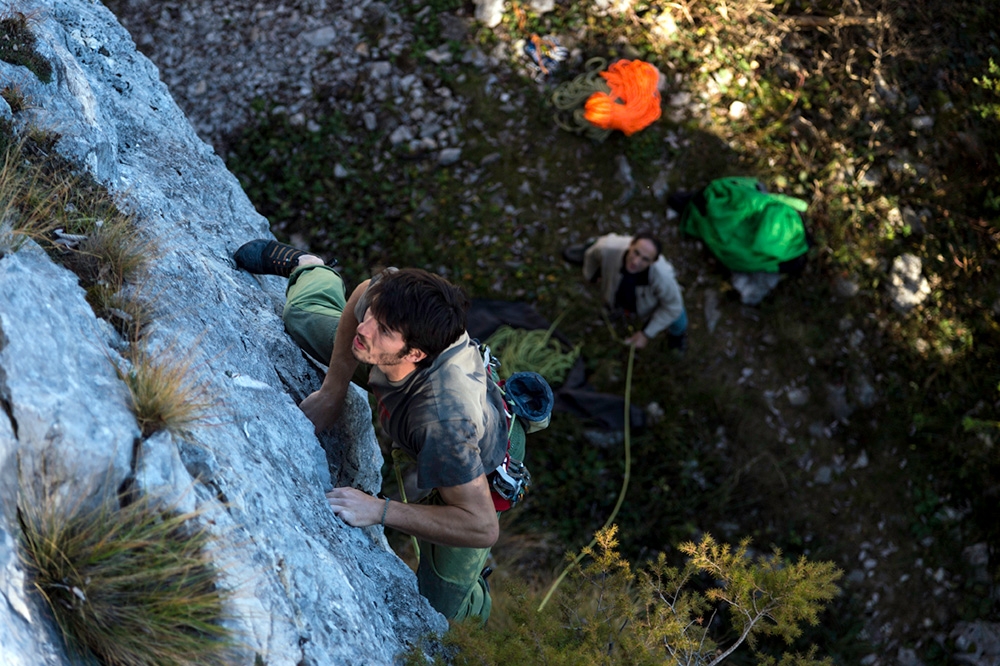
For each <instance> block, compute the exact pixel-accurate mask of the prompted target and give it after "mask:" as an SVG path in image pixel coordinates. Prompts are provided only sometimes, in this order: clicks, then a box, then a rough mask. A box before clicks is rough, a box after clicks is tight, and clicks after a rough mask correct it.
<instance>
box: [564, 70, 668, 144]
mask: <svg viewBox="0 0 1000 666" xmlns="http://www.w3.org/2000/svg"><path fill="white" fill-rule="evenodd" d="M606 64H607V63H606V61H605V60H604V59H603V58H591V59H590V60H588V61H587V63H586V64H585V65H584V69H585V72H584V73H583V74H581V75H579V76H577V77H576V78H575V79H573V80H572V81H567V82H565V83H563V84H561V85H560V86H558V87H557V88H556V89H555V91H554V92H553V93H552V104H553V106H555V107H556V115H555V121H556V124H557V125H558V126H559V127H561V128H563V129H565V130H567V131H569V132H573V133H574V134H586V135H587V137H589V138H591V139H594V140H595V141H604V140H605V139H607V138H608V136H609V135H610V134H611V132H612V131H613V130H616V129H617V130H621V131H622V132H624V133H625V135H626V136H631V135H632V134H634V133H635V132H638V131H639V130H641V129H644V128H646V127H648V126H649V125H650V124H652V123H653V122H654V121H656V120H657V119H658V118H659V117H660V113H661V111H660V91H659V89H658V84H659V81H660V73H659V71H658V70H657V69H656V67H655V66H653V65H651V64H650V63H648V62H642V61H639V60H619V61H617V62H614V63H612V64H611V66H610V67H608V68H607V70H606V71H604V68H605V65H606Z"/></svg>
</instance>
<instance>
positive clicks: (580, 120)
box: [552, 58, 611, 141]
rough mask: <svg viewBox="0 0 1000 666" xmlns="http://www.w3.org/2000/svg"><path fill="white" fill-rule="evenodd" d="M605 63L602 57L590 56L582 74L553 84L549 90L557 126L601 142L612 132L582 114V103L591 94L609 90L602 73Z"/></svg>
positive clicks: (584, 102) (583, 103)
mask: <svg viewBox="0 0 1000 666" xmlns="http://www.w3.org/2000/svg"><path fill="white" fill-rule="evenodd" d="M607 64H608V63H607V61H606V60H605V59H604V58H591V59H590V60H588V61H587V62H586V64H585V65H584V66H583V67H584V70H585V71H584V73H583V74H580V75H579V76H577V77H576V78H575V79H573V80H572V81H566V82H564V83H561V84H559V85H558V86H557V87H556V89H555V90H554V91H553V92H552V105H553V106H555V107H556V113H555V116H554V117H555V121H556V125H558V126H559V127H561V128H562V129H564V130H566V131H567V132H572V133H573V134H586V135H587V137H588V138H591V139H593V140H595V141H604V140H605V139H607V138H608V136H610V135H611V130H606V129H601V128H600V127H597V126H596V125H594V124H593V123H591V122H590V121H589V120H587V119H586V118H584V116H583V114H584V112H585V109H584V105H585V104H586V103H587V100H588V99H589V98H590V96H591V95H593V94H594V93H595V92H603V93H610V92H611V88H610V87H609V86H608V82H607V81H605V80H604V78H603V77H602V76H601V72H602V71H604V69H605V68H606V67H607ZM567 116H568V117H567Z"/></svg>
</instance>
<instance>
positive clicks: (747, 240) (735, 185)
mask: <svg viewBox="0 0 1000 666" xmlns="http://www.w3.org/2000/svg"><path fill="white" fill-rule="evenodd" d="M807 207H808V204H807V203H806V202H805V201H802V200H801V199H795V198H794V197H790V196H786V195H784V194H771V193H768V192H765V191H763V189H762V186H760V184H759V183H758V181H757V179H755V178H747V177H730V178H719V179H717V180H713V181H712V182H711V183H709V184H708V186H707V187H706V188H705V189H704V190H702V191H701V192H700V193H698V194H697V195H695V196H694V198H693V199H692V200H691V202H690V203H688V205H687V206H685V208H684V212H683V213H682V215H681V231H683V232H684V233H686V234H689V235H691V236H694V237H696V238H700V239H701V240H702V241H704V242H705V244H706V245H707V246H708V248H709V250H711V252H712V254H714V255H715V256H716V257H717V258H718V259H719V261H721V262H722V263H723V264H724V265H725V266H726V268H728V269H729V270H731V271H735V272H740V273H757V272H764V273H778V272H779V271H780V272H787V269H788V267H789V266H795V265H801V264H802V261H801V260H802V259H804V258H805V254H806V253H807V252H808V250H809V240H808V237H807V234H806V228H805V225H804V224H803V222H802V217H801V215H800V214H801V213H804V212H805V211H806V208H807ZM795 260H799V261H795ZM789 262H793V263H791V264H790V263H789ZM783 264H784V266H783ZM783 269H784V270H783Z"/></svg>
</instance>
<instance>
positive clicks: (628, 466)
mask: <svg viewBox="0 0 1000 666" xmlns="http://www.w3.org/2000/svg"><path fill="white" fill-rule="evenodd" d="M634 360H635V345H629V351H628V370H627V371H626V372H625V479H624V480H623V481H622V489H621V492H619V493H618V501H617V502H616V503H615V508H614V509H612V510H611V515H610V516H608V519H607V520H606V521H605V522H604V527H602V528H601V529H600V530H598V532H600V531H602V530H606V529H608V527H610V526H611V523H612V522H613V521H614V519H615V517H616V516H617V515H618V510H619V509H620V508H622V503H623V502H624V501H625V492H626V491H627V490H628V481H629V476H631V473H632V441H631V435H630V432H629V430H630V428H629V409H630V404H631V400H632V362H633V361H634ZM596 543H597V536H596V535H595V536H594V538H593V539H591V540H590V543H589V544H588V545H587V548H584V549H583V550H581V551H580V552H579V553H578V554H577V556H576V557H574V558H573V561H572V562H570V563H569V564H567V565H566V567H565V568H564V569H563V570H562V573H561V574H559V578H556V580H555V582H554V583H552V587H550V588H549V591H548V593H547V594H546V595H545V598H544V599H542V603H541V605H539V606H538V612H539V613H540V612H542V609H543V608H545V604H547V603H549V599H550V598H551V597H552V594H553V593H554V592H555V591H556V588H558V587H559V585H560V584H561V583H562V581H563V578H565V577H566V575H567V574H568V573H569V572H570V570H571V569H572V568H573V567H575V566H576V565H578V564H579V563H580V560H582V559H583V552H584V551H585V550H587V549H588V548H593V547H594V545H595V544H596Z"/></svg>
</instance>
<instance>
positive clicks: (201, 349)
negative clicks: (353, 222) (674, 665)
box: [0, 0, 447, 664]
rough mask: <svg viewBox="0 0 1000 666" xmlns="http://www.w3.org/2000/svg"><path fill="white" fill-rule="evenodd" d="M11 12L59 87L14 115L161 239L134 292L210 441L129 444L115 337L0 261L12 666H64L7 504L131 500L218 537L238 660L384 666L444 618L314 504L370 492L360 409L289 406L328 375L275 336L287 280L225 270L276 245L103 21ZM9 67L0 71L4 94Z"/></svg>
mask: <svg viewBox="0 0 1000 666" xmlns="http://www.w3.org/2000/svg"><path fill="white" fill-rule="evenodd" d="M19 6H20V5H19ZM23 8H24V11H26V12H30V13H31V14H32V15H33V16H36V17H37V18H36V21H35V23H34V29H35V33H36V36H37V38H38V40H39V48H40V50H41V51H42V52H43V53H44V54H45V55H46V56H47V57H49V58H50V60H51V61H52V64H53V66H54V70H55V75H54V77H53V82H52V83H50V84H47V85H43V84H41V83H40V82H38V81H37V79H27V80H25V83H24V92H25V93H26V94H27V95H29V96H30V97H31V98H32V99H33V100H35V102H36V106H35V107H34V108H33V109H32V110H31V113H30V115H29V114H24V116H25V118H24V119H30V120H31V121H32V122H33V123H35V124H37V125H38V126H40V127H58V128H59V132H60V134H61V136H62V138H61V139H60V141H59V142H58V144H57V145H56V149H57V150H58V151H59V152H60V153H62V154H63V155H64V156H66V157H67V158H68V159H70V160H72V161H74V162H76V163H77V164H79V165H80V166H81V168H85V169H86V170H87V171H88V172H89V173H90V174H91V175H92V176H93V177H95V178H96V179H97V180H98V181H100V182H101V183H103V184H104V185H105V186H107V187H108V188H109V189H110V190H111V191H112V192H113V193H114V194H115V196H116V197H117V198H118V200H119V202H120V203H121V204H122V206H123V207H124V208H126V209H128V210H129V211H131V212H132V213H133V214H134V215H135V218H136V220H137V223H138V224H139V226H140V228H141V231H142V233H143V235H144V236H147V237H149V238H151V239H155V240H156V241H157V242H158V245H159V247H160V249H159V253H158V256H157V257H156V260H155V261H153V262H152V265H151V268H150V270H149V275H148V278H147V280H146V284H145V286H146V288H148V289H149V290H150V291H151V292H153V293H155V294H156V307H157V312H158V313H160V316H159V317H158V318H157V319H156V320H155V321H154V323H153V325H152V326H151V327H150V330H149V333H148V334H147V336H146V340H147V341H148V344H149V349H150V350H151V352H152V353H154V354H156V355H157V356H158V357H160V358H164V359H165V358H168V357H179V358H182V359H187V360H190V361H191V363H192V367H193V368H195V369H196V374H197V376H198V380H199V381H200V382H201V383H203V386H204V388H205V390H206V391H207V392H208V394H209V395H212V396H214V397H215V399H216V402H215V406H214V408H213V410H212V412H211V413H212V419H211V425H208V426H198V425H195V426H192V428H191V440H190V441H186V440H182V439H178V438H176V437H174V436H172V435H168V434H159V435H156V436H153V437H150V438H143V437H141V435H140V432H139V429H138V427H137V425H136V422H135V419H134V417H133V416H132V414H131V412H130V411H129V409H128V398H127V389H126V387H125V385H124V383H123V382H122V381H121V380H120V379H119V378H118V374H117V373H116V370H115V367H114V365H115V364H124V360H123V359H122V358H121V357H120V355H119V350H121V349H123V348H124V347H125V341H123V340H121V339H120V338H119V337H118V334H117V333H116V332H115V331H114V330H113V329H112V328H111V327H110V325H108V324H107V323H105V322H103V321H101V320H98V319H96V318H95V316H94V314H93V312H92V310H91V309H90V306H89V305H88V304H87V302H86V299H85V294H84V292H83V290H82V288H81V287H80V286H79V283H78V280H77V278H76V276H74V275H73V274H71V273H70V272H68V271H67V270H66V269H64V268H62V267H60V266H57V265H56V264H54V263H53V262H52V261H51V260H50V259H49V258H48V256H47V255H46V254H45V253H44V252H42V251H41V250H40V249H39V248H38V247H37V246H34V245H32V244H31V243H28V244H27V245H25V246H24V247H22V248H21V249H20V250H19V251H17V252H10V251H7V252H5V254H4V256H3V257H2V258H0V395H3V398H4V404H5V407H7V409H5V410H4V411H2V412H0V506H3V507H4V508H5V509H4V511H3V512H2V513H0V570H2V576H0V580H2V582H0V594H2V595H3V596H4V597H5V600H4V601H0V651H2V653H3V655H4V660H5V663H8V662H10V663H23V664H68V663H72V662H71V659H70V657H69V655H67V654H66V653H65V651H64V647H63V644H62V642H61V640H60V639H59V637H58V631H57V630H56V629H55V627H54V625H53V624H52V623H51V621H50V620H49V619H48V616H47V615H46V613H45V612H44V609H43V608H42V606H41V603H42V602H41V601H40V600H39V598H38V597H37V596H36V595H35V594H33V593H31V592H30V583H29V582H27V581H26V579H25V570H24V568H23V565H22V564H21V563H20V562H19V561H18V559H17V557H16V551H15V548H16V547H15V545H14V542H15V539H14V535H16V534H17V530H18V527H17V523H16V519H15V517H14V516H13V515H12V512H11V511H8V510H7V508H8V507H13V506H15V505H16V502H17V501H18V500H17V498H18V492H19V491H21V492H23V491H25V490H27V491H32V492H34V491H40V490H42V488H43V487H44V488H45V489H47V490H49V491H51V492H56V493H60V494H65V495H77V496H80V497H83V498H84V499H85V500H86V501H96V499H97V498H98V497H100V496H103V495H104V494H106V493H108V492H113V491H114V489H117V488H118V487H119V486H121V484H122V483H130V484H132V486H133V487H134V488H136V489H138V490H139V491H140V492H145V493H149V494H151V495H154V496H155V497H157V498H160V500H161V501H163V502H165V503H168V504H178V505H179V506H183V507H190V506H194V507H196V508H197V509H198V510H199V511H200V512H203V513H202V517H203V519H204V520H205V523H204V524H205V526H206V527H207V528H208V529H209V530H210V531H211V532H212V533H213V534H215V535H216V538H217V539H218V541H219V546H220V547H219V555H218V557H219V558H220V564H222V566H221V567H220V571H221V572H222V574H221V575H222V580H221V584H222V585H223V586H224V587H226V588H229V589H232V590H234V592H235V593H236V595H235V597H234V600H233V601H232V609H231V610H232V612H233V614H234V617H235V623H234V628H235V629H236V630H237V631H238V632H239V635H240V646H241V647H240V648H239V652H240V663H253V662H254V659H255V654H259V655H260V656H261V657H262V658H263V659H264V661H265V662H267V663H270V664H285V663H373V664H376V663H377V664H389V663H393V662H394V660H395V658H396V655H397V654H399V653H400V652H401V651H403V650H404V649H406V647H407V646H409V645H413V644H415V643H416V642H417V640H418V639H419V638H420V637H422V636H424V635H426V634H427V633H428V632H440V631H444V630H445V629H446V628H447V622H446V621H445V620H444V618H443V617H442V616H441V615H440V614H438V613H437V612H435V611H434V610H433V609H432V608H431V607H430V605H429V604H428V603H427V601H426V600H425V599H424V598H423V597H421V596H420V595H419V594H418V592H417V589H416V581H415V578H414V576H413V573H412V572H411V571H410V569H409V568H408V567H407V566H406V565H405V564H404V563H403V562H402V561H400V560H399V558H397V557H396V556H395V555H394V554H393V553H392V552H391V551H389V550H388V549H387V547H386V543H385V539H384V537H383V536H382V534H381V530H380V529H378V528H367V529H366V530H358V529H355V528H351V527H348V526H347V525H345V524H344V523H343V522H342V521H340V520H339V519H338V518H337V517H336V516H334V515H333V513H332V512H331V511H330V508H329V506H328V504H327V502H326V498H325V497H324V492H325V491H326V490H328V489H329V488H331V487H332V486H334V485H353V486H355V487H359V488H363V489H366V490H368V491H375V490H378V488H379V485H380V482H381V476H380V473H379V470H380V466H381V464H382V457H381V454H380V451H379V448H378V445H377V442H376V440H375V437H374V432H373V430H372V426H371V412H370V409H369V407H368V402H367V397H366V396H365V395H364V394H363V393H362V392H361V391H360V390H359V389H356V388H355V389H354V390H352V391H351V392H350V393H349V397H348V402H347V405H346V409H345V415H344V418H342V419H341V421H340V422H339V423H338V424H337V428H335V429H334V431H333V432H331V433H329V434H327V435H325V436H324V437H323V438H322V441H320V440H317V438H316V436H315V435H314V433H313V428H312V425H311V424H310V423H309V421H308V420H307V419H306V418H305V416H304V415H303V414H302V412H301V411H300V410H299V409H298V407H297V406H296V405H297V403H298V402H299V401H301V400H302V398H304V397H305V396H306V395H308V394H309V393H310V392H311V391H313V390H315V388H317V387H318V386H319V382H320V380H321V377H322V372H321V371H319V370H318V369H317V366H316V365H315V364H314V363H312V362H311V361H309V360H308V359H307V358H305V356H304V355H303V354H302V352H301V351H300V350H299V349H298V348H297V347H296V346H295V344H294V343H293V342H292V341H291V340H290V339H289V337H288V335H287V334H286V333H285V331H284V329H283V326H282V323H281V319H280V317H279V315H278V312H280V307H281V304H282V301H283V298H284V296H283V292H284V286H285V281H284V280H283V279H281V278H276V277H273V276H252V275H249V274H247V273H244V272H242V271H237V270H236V269H235V267H234V265H233V262H232V259H231V256H232V252H233V251H234V250H235V249H236V248H237V247H239V246H240V245H241V244H242V243H243V242H245V241H247V240H249V239H252V238H259V237H265V238H267V237H270V232H269V230H268V223H267V220H265V219H264V218H262V217H261V216H260V215H258V214H257V213H256V212H255V211H254V209H253V206H252V205H251V204H250V202H249V201H248V200H247V198H246V196H245V195H244V194H243V191H242V188H241V187H240V185H239V183H238V182H237V181H236V179H235V178H233V177H232V175H230V174H229V173H228V172H227V171H226V170H225V167H224V165H223V162H222V160H221V159H219V157H218V156H217V155H216V154H215V153H214V151H213V150H212V148H211V147H210V146H208V145H206V144H205V143H203V142H202V141H201V140H200V139H199V138H198V136H197V135H196V133H195V130H194V128H193V127H192V126H191V124H190V123H189V122H188V121H187V119H186V118H185V116H184V114H183V113H182V112H181V110H180V109H179V108H178V106H177V104H175V103H174V101H173V100H172V98H171V97H170V95H169V94H168V92H167V88H166V86H165V85H164V84H163V83H161V82H160V80H159V77H158V74H157V71H156V69H155V67H153V66H152V64H150V62H149V61H148V60H147V59H146V58H145V56H143V55H141V54H139V53H138V52H137V51H136V50H135V46H134V43H133V42H132V40H131V39H130V37H129V36H128V34H127V33H125V31H124V30H123V29H122V28H121V27H120V26H119V25H118V23H117V21H116V20H115V18H114V16H112V14H111V13H110V12H109V11H108V10H107V9H106V8H105V7H104V6H103V5H101V4H99V3H93V2H90V1H89V0H58V1H56V0H26V2H25V3H23ZM204 11H205V8H204V7H202V6H201V5H198V6H190V7H189V8H188V13H189V14H190V17H189V18H190V20H191V21H192V25H195V24H198V23H199V22H201V21H209V20H212V17H211V16H210V15H207V14H205V13H204ZM182 20H183V19H182ZM334 23H335V24H336V22H334ZM192 32H193V31H192ZM298 32H301V26H299V29H298V30H297V31H296V34H298ZM218 34H219V35H220V37H219V39H222V36H221V35H224V34H225V33H223V32H221V31H220V32H219V33H218ZM263 38H264V37H263V36H262V37H261V39H263ZM386 65H388V63H386ZM265 66H270V65H265ZM16 69H17V68H15V67H14V66H12V65H9V64H7V63H3V62H0V79H5V80H9V79H11V78H12V77H13V76H14V74H15V70H16ZM389 69H390V71H391V65H390V66H389ZM213 75H214V73H213ZM221 75H224V72H221V71H220V76H221ZM182 87H183V86H182ZM175 89H176V88H175ZM209 96H211V95H209ZM188 101H190V100H188ZM217 102H218V100H217V99H216V103H217ZM289 108H290V109H291V108H293V107H289ZM221 110H222V111H225V112H229V111H230V110H231V109H228V108H223V109H221ZM294 113H304V112H303V111H302V109H298V110H295V111H294ZM21 116H22V114H18V116H17V118H15V121H16V122H17V123H22V122H23V120H24V119H22V117H21ZM7 249H8V250H9V248H7ZM134 450H135V451H137V452H138V455H133V451H134ZM24 484H27V486H28V487H27V488H25V487H24ZM237 553H238V554H237Z"/></svg>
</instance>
